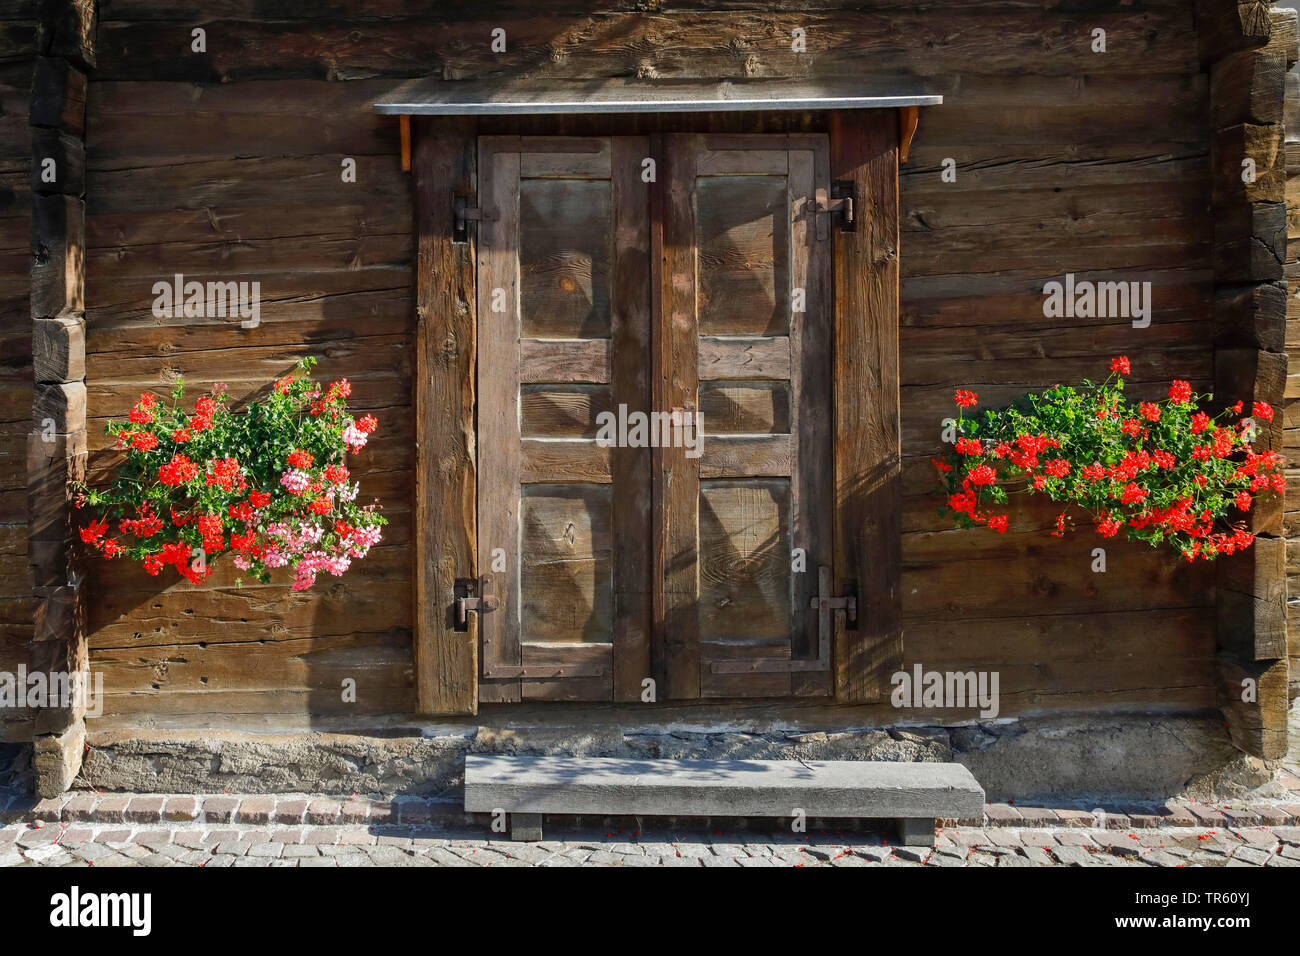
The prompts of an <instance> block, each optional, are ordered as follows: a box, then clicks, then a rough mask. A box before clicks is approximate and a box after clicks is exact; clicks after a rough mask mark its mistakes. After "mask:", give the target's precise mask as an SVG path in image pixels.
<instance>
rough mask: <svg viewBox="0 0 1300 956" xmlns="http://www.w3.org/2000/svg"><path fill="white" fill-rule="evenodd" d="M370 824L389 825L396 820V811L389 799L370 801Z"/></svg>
mask: <svg viewBox="0 0 1300 956" xmlns="http://www.w3.org/2000/svg"><path fill="white" fill-rule="evenodd" d="M369 820H370V824H371V825H372V826H389V825H390V824H394V823H396V822H397V811H396V809H395V808H394V806H393V804H392V801H390V800H371V801H370V816H369Z"/></svg>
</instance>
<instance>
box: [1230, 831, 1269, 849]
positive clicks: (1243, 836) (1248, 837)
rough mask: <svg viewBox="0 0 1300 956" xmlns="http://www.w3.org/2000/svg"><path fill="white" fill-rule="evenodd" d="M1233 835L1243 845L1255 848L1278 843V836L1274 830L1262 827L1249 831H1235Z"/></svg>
mask: <svg viewBox="0 0 1300 956" xmlns="http://www.w3.org/2000/svg"><path fill="white" fill-rule="evenodd" d="M1232 833H1233V836H1235V837H1237V839H1239V840H1241V842H1242V843H1249V844H1251V845H1253V846H1263V847H1269V846H1272V845H1273V844H1275V843H1277V842H1278V839H1277V834H1275V833H1274V832H1273V831H1272V830H1265V829H1263V828H1260V827H1252V828H1250V829H1248V830H1233V831H1232Z"/></svg>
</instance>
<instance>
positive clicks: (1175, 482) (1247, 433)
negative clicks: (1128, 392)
mask: <svg viewBox="0 0 1300 956" xmlns="http://www.w3.org/2000/svg"><path fill="white" fill-rule="evenodd" d="M1110 371H1111V374H1110V376H1109V377H1108V378H1107V379H1106V380H1105V381H1104V382H1102V383H1101V384H1100V385H1095V384H1093V383H1092V382H1090V381H1087V380H1085V381H1084V382H1082V383H1081V384H1080V385H1078V386H1072V385H1058V386H1056V387H1055V388H1051V389H1048V390H1047V391H1044V392H1039V393H1036V394H1030V395H1026V396H1025V397H1024V398H1023V399H1022V400H1021V401H1019V402H1017V403H1016V404H1015V405H1012V406H1011V407H1009V408H1004V409H1000V410H998V411H985V412H984V413H983V414H982V415H977V414H972V415H971V416H970V417H967V415H966V410H967V409H969V408H972V407H973V406H974V405H975V404H976V403H977V401H978V396H977V395H976V394H975V393H974V392H972V391H968V390H965V389H961V390H958V392H957V393H956V395H955V396H954V400H955V401H956V403H957V406H958V409H959V411H958V417H957V420H956V441H955V443H954V445H953V448H952V450H951V451H950V452H949V453H948V454H946V455H945V456H943V457H941V458H935V459H934V464H935V466H936V467H937V468H938V469H939V471H940V473H941V474H942V475H943V478H944V481H945V482H946V484H947V491H948V500H947V503H946V504H945V505H944V506H942V507H940V509H939V513H940V514H941V515H943V514H949V515H952V516H953V517H954V518H955V519H956V520H957V522H958V524H960V525H961V526H962V527H967V528H969V527H972V526H973V525H984V526H985V527H988V528H991V529H992V530H994V531H996V532H998V533H999V534H1003V533H1005V532H1006V530H1007V523H1008V520H1009V515H1008V514H1005V513H998V512H1000V511H1003V509H1004V507H1005V506H1006V504H1007V503H1008V502H1009V501H1010V496H1011V495H1013V494H1017V493H1025V494H1038V495H1044V496H1046V497H1048V498H1050V499H1052V500H1053V501H1059V502H1064V503H1065V505H1066V508H1065V509H1064V510H1062V511H1061V513H1060V515H1059V516H1058V517H1057V519H1056V527H1055V530H1053V531H1052V534H1053V535H1056V536H1060V535H1063V534H1064V533H1065V531H1066V528H1067V525H1068V524H1069V523H1070V521H1071V509H1073V510H1074V511H1075V512H1076V513H1083V514H1086V515H1088V516H1089V517H1090V519H1091V521H1092V523H1093V524H1094V525H1095V526H1096V529H1097V532H1098V533H1099V534H1101V536H1102V537H1104V538H1111V537H1114V536H1115V535H1117V534H1119V533H1120V532H1121V531H1123V532H1124V533H1125V535H1126V536H1127V537H1128V538H1129V539H1130V540H1133V541H1145V542H1147V543H1148V544H1150V545H1151V546H1152V547H1159V546H1160V545H1162V544H1168V545H1169V546H1170V547H1171V548H1173V549H1174V550H1175V551H1176V552H1178V553H1179V554H1181V555H1182V556H1183V557H1184V558H1186V559H1187V560H1188V561H1194V560H1196V559H1197V558H1202V559H1205V560H1213V559H1214V558H1216V557H1218V556H1219V555H1221V554H1232V553H1234V552H1236V551H1240V550H1242V549H1243V548H1248V547H1250V545H1251V544H1252V543H1253V542H1254V535H1253V534H1251V533H1250V532H1249V531H1247V530H1246V527H1245V522H1244V520H1243V517H1242V516H1243V514H1244V513H1245V512H1247V511H1249V510H1250V509H1251V507H1252V506H1253V505H1254V503H1255V499H1256V497H1257V496H1258V495H1261V494H1281V493H1282V492H1283V491H1284V489H1285V487H1286V479H1285V476H1284V474H1283V468H1284V459H1283V458H1282V456H1281V455H1279V454H1277V453H1276V452H1272V451H1267V452H1263V453H1257V452H1255V451H1254V449H1253V448H1252V447H1251V446H1252V443H1253V442H1254V440H1255V435H1256V432H1257V431H1258V421H1259V420H1263V421H1272V420H1273V409H1272V408H1271V407H1270V406H1269V405H1268V403H1266V402H1255V403H1254V406H1253V407H1252V408H1251V411H1250V415H1248V416H1247V415H1245V414H1244V408H1243V405H1242V403H1241V402H1238V403H1237V404H1236V405H1234V406H1233V407H1231V408H1229V409H1225V410H1224V411H1222V412H1219V413H1218V414H1217V415H1214V416H1213V417H1211V416H1210V415H1209V414H1208V413H1206V412H1205V411H1202V410H1200V408H1199V407H1198V405H1199V404H1201V403H1207V402H1209V401H1211V400H1212V399H1213V397H1214V396H1212V395H1197V394H1194V393H1193V392H1192V387H1191V385H1190V384H1189V383H1187V382H1184V381H1175V382H1174V383H1173V384H1172V385H1171V386H1170V388H1169V397H1168V398H1167V399H1164V400H1161V401H1159V402H1140V403H1137V404H1132V403H1129V402H1128V401H1126V400H1125V398H1124V378H1123V376H1125V375H1128V374H1129V360H1128V358H1127V356H1120V357H1119V358H1116V359H1114V360H1113V361H1112V362H1111V365H1110ZM985 509H988V510H985Z"/></svg>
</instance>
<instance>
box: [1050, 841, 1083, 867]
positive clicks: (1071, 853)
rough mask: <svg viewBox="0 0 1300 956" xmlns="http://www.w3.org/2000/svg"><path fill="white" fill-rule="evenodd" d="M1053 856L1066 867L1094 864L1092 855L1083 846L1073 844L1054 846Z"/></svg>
mask: <svg viewBox="0 0 1300 956" xmlns="http://www.w3.org/2000/svg"><path fill="white" fill-rule="evenodd" d="M1051 854H1052V856H1054V857H1055V858H1056V859H1057V860H1059V861H1060V862H1061V863H1063V864H1065V865H1066V866H1088V865H1089V864H1090V863H1092V854H1091V853H1089V852H1088V851H1087V850H1086V849H1084V848H1083V847H1082V846H1077V845H1071V844H1063V845H1060V846H1054V847H1052V849H1051Z"/></svg>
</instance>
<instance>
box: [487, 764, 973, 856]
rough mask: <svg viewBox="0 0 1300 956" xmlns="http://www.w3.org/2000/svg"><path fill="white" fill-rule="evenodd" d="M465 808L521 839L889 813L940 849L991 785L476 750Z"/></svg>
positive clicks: (781, 767) (931, 771)
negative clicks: (614, 824) (945, 829)
mask: <svg viewBox="0 0 1300 956" xmlns="http://www.w3.org/2000/svg"><path fill="white" fill-rule="evenodd" d="M465 809H466V810H467V811H469V812H472V813H500V812H504V813H508V814H510V833H511V837H512V838H513V839H516V840H540V839H541V838H542V814H544V813H563V814H586V813H591V814H600V815H625V816H639V815H644V816H733V817H746V816H755V817H782V818H789V817H794V816H796V815H797V814H798V813H799V811H802V812H803V813H804V815H805V816H807V817H810V818H811V817H822V818H833V817H841V818H850V817H852V818H867V819H876V818H885V819H894V820H897V821H898V827H899V831H900V835H901V838H902V842H903V844H904V845H907V846H933V845H934V824H935V820H936V819H937V818H940V817H978V816H982V815H983V813H984V790H983V789H982V788H981V787H980V785H979V784H978V783H976V782H975V778H974V777H973V776H971V772H970V771H969V770H967V769H966V768H965V767H963V766H962V765H961V764H955V763H887V762H880V763H877V762H870V761H860V760H834V761H810V762H807V763H805V762H802V761H797V760H632V759H619V758H605V757H532V756H492V755H485V754H470V755H468V756H467V757H466V758H465Z"/></svg>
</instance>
